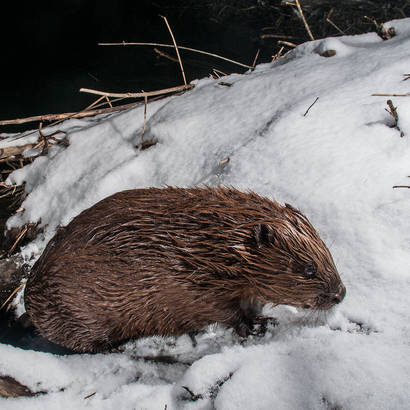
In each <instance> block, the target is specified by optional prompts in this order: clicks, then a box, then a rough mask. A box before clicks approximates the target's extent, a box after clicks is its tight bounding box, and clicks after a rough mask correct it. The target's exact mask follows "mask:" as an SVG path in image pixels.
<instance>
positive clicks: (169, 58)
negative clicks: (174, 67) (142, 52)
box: [154, 47, 178, 63]
mask: <svg viewBox="0 0 410 410" xmlns="http://www.w3.org/2000/svg"><path fill="white" fill-rule="evenodd" d="M154 51H155V52H156V53H157V54H158V55H160V56H161V57H165V58H167V59H168V60H171V61H172V62H174V63H177V62H178V59H177V58H175V57H172V56H171V55H169V54H168V53H165V52H164V51H161V50H158V49H157V48H156V47H154Z"/></svg>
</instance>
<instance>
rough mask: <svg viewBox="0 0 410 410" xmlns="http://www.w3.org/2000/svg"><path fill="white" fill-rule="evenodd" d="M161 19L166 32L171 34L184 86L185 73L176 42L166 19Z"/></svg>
mask: <svg viewBox="0 0 410 410" xmlns="http://www.w3.org/2000/svg"><path fill="white" fill-rule="evenodd" d="M161 17H162V18H163V19H164V21H165V24H166V25H167V28H168V30H169V33H170V34H171V38H172V42H173V43H174V47H175V51H176V53H177V57H178V61H179V66H180V67H181V72H182V78H183V79H184V84H185V85H187V82H186V77H185V71H184V66H183V65H182V60H181V56H180V55H179V50H178V46H177V43H176V41H175V37H174V34H173V33H172V30H171V27H170V26H169V24H168V20H167V18H166V17H165V16H161Z"/></svg>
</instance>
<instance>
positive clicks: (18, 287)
mask: <svg viewBox="0 0 410 410" xmlns="http://www.w3.org/2000/svg"><path fill="white" fill-rule="evenodd" d="M26 282H27V281H24V282H22V283H20V285H19V286H17V288H16V289H14V290H13V292H11V294H10V296H9V297H8V298H7V299H6V300H5V301H4V303H3V304H2V305H1V306H0V310H2V309H3V308H4V307H5V306H6V305H7V303H9V302H10V300H11V299H12V298H13V296H14V295H15V294H16V293H17V292H18V291H19V290H20V289H21V288H22V287H23V286H24V285H25V284H26Z"/></svg>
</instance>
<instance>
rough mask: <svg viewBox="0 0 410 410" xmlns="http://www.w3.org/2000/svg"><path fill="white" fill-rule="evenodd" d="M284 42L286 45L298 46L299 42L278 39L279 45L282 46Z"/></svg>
mask: <svg viewBox="0 0 410 410" xmlns="http://www.w3.org/2000/svg"><path fill="white" fill-rule="evenodd" d="M282 44H283V45H284V46H288V47H296V46H297V44H295V43H291V42H290V41H283V40H279V41H278V46H281V45H282Z"/></svg>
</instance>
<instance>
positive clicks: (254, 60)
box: [251, 48, 261, 71]
mask: <svg viewBox="0 0 410 410" xmlns="http://www.w3.org/2000/svg"><path fill="white" fill-rule="evenodd" d="M260 52H261V49H260V48H258V51H257V52H256V55H255V58H254V59H253V63H252V68H251V70H252V71H253V70H254V69H255V67H256V62H257V61H258V57H259V53H260Z"/></svg>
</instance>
